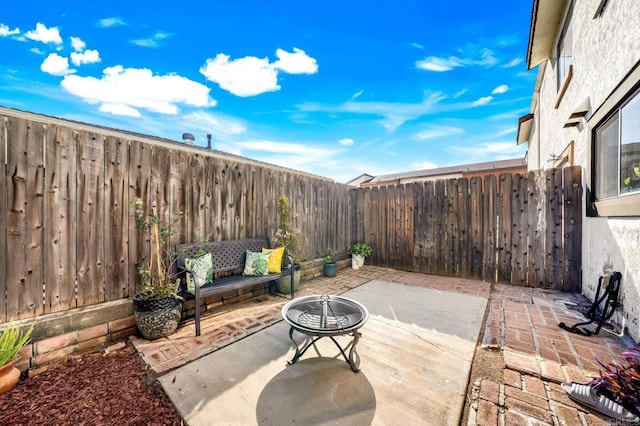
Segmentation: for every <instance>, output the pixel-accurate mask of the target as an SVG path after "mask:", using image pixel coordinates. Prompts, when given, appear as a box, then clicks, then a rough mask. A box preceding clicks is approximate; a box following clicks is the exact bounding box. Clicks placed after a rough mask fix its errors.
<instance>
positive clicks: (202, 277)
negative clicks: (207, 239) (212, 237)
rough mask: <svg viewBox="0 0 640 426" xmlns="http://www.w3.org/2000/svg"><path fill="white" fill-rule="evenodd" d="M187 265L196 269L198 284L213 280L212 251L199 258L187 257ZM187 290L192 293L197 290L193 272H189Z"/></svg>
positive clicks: (201, 284) (188, 267)
mask: <svg viewBox="0 0 640 426" xmlns="http://www.w3.org/2000/svg"><path fill="white" fill-rule="evenodd" d="M184 264H185V267H186V268H187V269H191V270H192V271H194V272H195V273H196V275H197V278H198V286H199V287H202V286H203V285H205V284H207V283H209V282H211V281H212V280H213V260H212V259H211V253H207V254H204V255H202V256H200V257H199V258H197V259H188V258H187V259H185V261H184ZM187 290H188V291H189V292H190V293H193V292H194V291H196V283H194V281H193V277H192V276H191V274H187Z"/></svg>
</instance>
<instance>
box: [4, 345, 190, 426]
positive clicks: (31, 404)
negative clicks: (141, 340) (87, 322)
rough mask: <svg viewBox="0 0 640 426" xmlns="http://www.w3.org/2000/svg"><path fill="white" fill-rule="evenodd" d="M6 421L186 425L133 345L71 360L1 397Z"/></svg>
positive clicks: (31, 423)
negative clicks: (146, 368)
mask: <svg viewBox="0 0 640 426" xmlns="http://www.w3.org/2000/svg"><path fill="white" fill-rule="evenodd" d="M0 423H1V424H3V425H29V426H31V425H125V424H126V425H150V424H153V425H182V424H183V423H182V420H181V419H180V416H179V415H178V413H177V411H176V409H175V407H174V405H173V404H172V403H171V400H170V399H169V398H168V397H167V395H166V394H165V393H164V391H163V389H162V387H161V386H160V384H159V383H158V381H157V380H156V378H155V377H154V376H152V374H151V373H150V372H149V371H145V365H144V363H143V361H142V360H141V359H140V357H139V356H138V355H137V354H136V352H135V350H134V349H133V348H132V347H131V346H126V347H125V348H123V349H119V350H116V351H114V352H111V353H108V354H105V353H104V352H94V353H89V354H85V355H83V356H80V357H74V358H70V359H68V360H67V361H65V362H64V363H63V364H62V365H60V366H57V367H54V368H52V369H50V370H47V371H45V372H44V373H42V374H40V375H38V376H35V377H32V378H27V379H22V380H20V382H19V383H18V384H17V385H16V387H14V388H13V389H12V390H11V391H9V392H7V393H5V394H3V395H0Z"/></svg>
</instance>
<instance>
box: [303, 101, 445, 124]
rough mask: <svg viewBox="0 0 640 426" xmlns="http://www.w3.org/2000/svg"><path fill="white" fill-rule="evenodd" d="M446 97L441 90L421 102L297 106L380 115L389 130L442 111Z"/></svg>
mask: <svg viewBox="0 0 640 426" xmlns="http://www.w3.org/2000/svg"><path fill="white" fill-rule="evenodd" d="M444 99H446V95H444V94H442V93H440V92H432V93H426V94H425V98H424V100H423V101H422V102H420V103H413V104H412V103H399V102H395V103H394V102H354V101H348V102H345V103H342V104H339V105H323V104H316V103H304V104H299V105H297V107H298V108H299V109H300V110H301V111H305V112H314V111H328V112H330V113H332V114H336V113H351V114H362V115H373V116H380V117H382V119H380V120H378V122H379V123H380V124H381V125H382V126H383V127H384V128H385V129H387V131H389V132H393V131H395V130H396V129H397V128H398V127H400V126H402V125H403V124H404V123H406V122H407V121H410V120H415V119H417V118H420V117H422V116H424V115H427V114H430V113H433V112H434V111H436V110H439V111H441V110H442V106H441V105H440V103H441V101H443V100H444Z"/></svg>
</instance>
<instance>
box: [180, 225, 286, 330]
mask: <svg viewBox="0 0 640 426" xmlns="http://www.w3.org/2000/svg"><path fill="white" fill-rule="evenodd" d="M263 247H266V248H268V247H270V246H269V240H268V239H266V238H251V239H245V240H229V241H214V242H204V243H193V244H179V245H177V246H176V252H177V256H178V257H177V260H176V264H177V267H178V271H179V277H180V295H181V296H183V297H185V298H186V299H191V298H195V311H196V312H195V325H196V336H199V335H200V300H201V299H203V298H205V297H207V296H212V295H215V294H221V293H225V292H228V291H231V290H238V289H241V288H245V287H251V286H254V285H257V284H262V283H269V282H271V281H273V280H276V279H278V278H285V277H290V278H291V299H293V298H294V288H293V283H294V272H295V269H294V263H293V258H292V257H291V256H287V255H286V254H285V256H284V259H286V263H285V266H286V264H288V267H286V268H283V269H282V273H280V274H268V275H259V276H246V275H242V271H243V269H244V264H245V258H246V252H247V250H249V251H253V252H259V251H261V250H262V248H263ZM206 253H211V257H212V259H213V280H212V282H209V283H206V284H205V285H204V286H202V287H199V286H197V285H196V286H195V291H194V292H193V293H191V292H189V291H188V290H187V280H186V274H191V276H192V277H193V278H194V281H196V282H197V279H196V274H195V273H194V271H191V270H189V269H186V267H185V260H186V259H188V258H197V257H199V256H202V255H203V254H206Z"/></svg>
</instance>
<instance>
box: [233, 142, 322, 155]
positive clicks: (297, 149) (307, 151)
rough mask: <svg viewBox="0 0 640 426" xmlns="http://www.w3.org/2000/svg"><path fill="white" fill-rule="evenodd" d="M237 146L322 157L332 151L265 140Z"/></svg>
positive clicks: (241, 143) (276, 152) (274, 152)
mask: <svg viewBox="0 0 640 426" xmlns="http://www.w3.org/2000/svg"><path fill="white" fill-rule="evenodd" d="M238 146H240V147H242V148H244V149H249V150H251V151H263V152H269V153H272V154H292V155H293V154H295V155H308V156H309V157H311V158H316V159H317V158H324V157H326V156H328V155H329V153H331V152H334V151H333V150H329V149H326V148H317V147H313V146H310V145H303V144H297V143H285V142H273V141H267V140H260V141H249V142H239V143H238Z"/></svg>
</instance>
